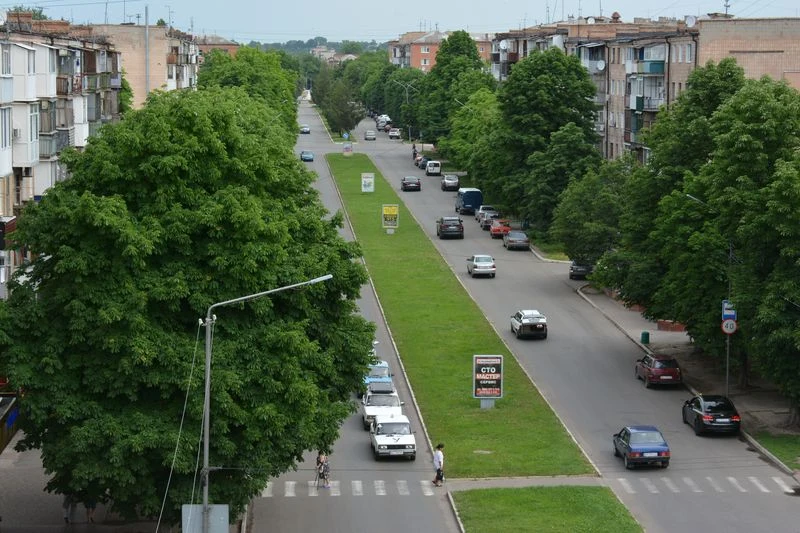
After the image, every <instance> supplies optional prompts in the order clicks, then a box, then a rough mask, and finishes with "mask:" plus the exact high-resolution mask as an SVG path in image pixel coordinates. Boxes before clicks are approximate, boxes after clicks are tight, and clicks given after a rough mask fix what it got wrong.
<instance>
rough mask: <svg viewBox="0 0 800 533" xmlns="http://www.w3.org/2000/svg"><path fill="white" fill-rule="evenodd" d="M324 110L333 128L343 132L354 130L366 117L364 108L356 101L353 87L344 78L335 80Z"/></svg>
mask: <svg viewBox="0 0 800 533" xmlns="http://www.w3.org/2000/svg"><path fill="white" fill-rule="evenodd" d="M323 111H324V112H325V118H327V119H328V125H329V126H330V127H331V129H332V130H336V131H341V132H348V131H350V130H352V129H353V128H355V127H356V126H357V125H358V123H359V122H361V119H362V118H364V108H363V107H362V106H361V105H360V104H359V103H358V102H356V101H355V99H354V96H353V91H352V89H351V88H350V87H349V86H348V85H347V83H345V82H344V81H342V80H337V81H336V82H334V84H333V89H332V90H331V95H330V98H329V99H328V100H327V101H326V103H325V107H324V108H323Z"/></svg>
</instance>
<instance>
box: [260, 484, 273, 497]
mask: <svg viewBox="0 0 800 533" xmlns="http://www.w3.org/2000/svg"><path fill="white" fill-rule="evenodd" d="M261 497H262V498H272V481H267V486H266V487H264V490H262V491H261Z"/></svg>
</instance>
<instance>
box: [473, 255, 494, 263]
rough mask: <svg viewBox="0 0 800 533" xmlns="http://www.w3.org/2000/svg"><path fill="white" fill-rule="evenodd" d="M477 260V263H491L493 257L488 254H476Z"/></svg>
mask: <svg viewBox="0 0 800 533" xmlns="http://www.w3.org/2000/svg"><path fill="white" fill-rule="evenodd" d="M475 262H476V263H491V262H492V258H491V257H489V256H488V255H476V256H475Z"/></svg>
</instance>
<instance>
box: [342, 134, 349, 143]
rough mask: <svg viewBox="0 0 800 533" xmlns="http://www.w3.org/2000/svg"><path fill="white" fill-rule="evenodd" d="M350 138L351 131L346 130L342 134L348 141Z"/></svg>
mask: <svg viewBox="0 0 800 533" xmlns="http://www.w3.org/2000/svg"><path fill="white" fill-rule="evenodd" d="M349 138H350V134H349V133H347V132H344V133H343V134H342V139H344V140H345V141H346V140H347V139H349Z"/></svg>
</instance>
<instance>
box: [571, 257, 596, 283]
mask: <svg viewBox="0 0 800 533" xmlns="http://www.w3.org/2000/svg"><path fill="white" fill-rule="evenodd" d="M593 270H594V265H590V264H588V263H582V262H579V261H573V262H572V263H570V265H569V279H586V276H588V275H589V274H591V273H592V271H593Z"/></svg>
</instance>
